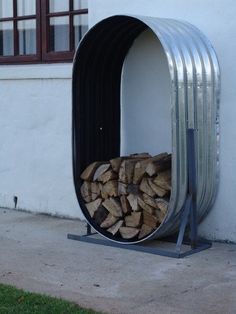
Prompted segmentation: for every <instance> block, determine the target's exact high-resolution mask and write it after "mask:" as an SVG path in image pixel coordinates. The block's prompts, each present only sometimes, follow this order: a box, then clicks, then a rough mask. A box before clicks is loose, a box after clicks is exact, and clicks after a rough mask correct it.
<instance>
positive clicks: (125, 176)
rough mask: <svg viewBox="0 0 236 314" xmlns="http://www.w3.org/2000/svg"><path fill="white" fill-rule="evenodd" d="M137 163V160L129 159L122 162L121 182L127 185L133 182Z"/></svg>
mask: <svg viewBox="0 0 236 314" xmlns="http://www.w3.org/2000/svg"><path fill="white" fill-rule="evenodd" d="M136 162H137V160H135V159H127V160H124V161H122V163H121V165H120V170H119V181H121V182H123V183H126V184H130V183H131V182H132V180H133V175H134V167H135V164H136Z"/></svg>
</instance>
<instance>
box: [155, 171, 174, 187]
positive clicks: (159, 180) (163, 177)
mask: <svg viewBox="0 0 236 314" xmlns="http://www.w3.org/2000/svg"><path fill="white" fill-rule="evenodd" d="M153 183H155V184H156V185H157V186H159V187H161V188H162V189H164V190H167V191H170V190H171V170H166V171H163V172H160V173H158V175H157V177H156V178H155V179H154V180H153Z"/></svg>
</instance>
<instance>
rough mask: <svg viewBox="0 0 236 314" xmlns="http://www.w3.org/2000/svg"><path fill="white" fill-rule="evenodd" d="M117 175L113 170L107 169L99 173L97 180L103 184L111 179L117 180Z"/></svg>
mask: <svg viewBox="0 0 236 314" xmlns="http://www.w3.org/2000/svg"><path fill="white" fill-rule="evenodd" d="M117 178H118V175H117V173H115V172H114V171H113V170H108V171H106V172H104V173H103V174H102V175H100V176H99V177H98V178H97V180H98V181H101V182H102V183H103V184H104V183H106V182H108V181H111V180H117Z"/></svg>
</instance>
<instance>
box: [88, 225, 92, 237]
mask: <svg viewBox="0 0 236 314" xmlns="http://www.w3.org/2000/svg"><path fill="white" fill-rule="evenodd" d="M91 233H92V232H91V226H90V225H89V224H87V235H88V236H89V235H91Z"/></svg>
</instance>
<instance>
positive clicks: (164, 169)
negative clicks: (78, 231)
mask: <svg viewBox="0 0 236 314" xmlns="http://www.w3.org/2000/svg"><path fill="white" fill-rule="evenodd" d="M170 168H171V155H168V154H167V153H163V154H159V155H157V156H154V157H152V156H150V155H149V154H147V153H142V154H133V155H130V156H127V157H118V158H113V159H111V160H110V161H109V162H95V163H92V164H91V165H90V166H88V167H87V168H86V169H85V170H84V172H83V173H82V175H81V178H82V179H83V178H84V179H83V180H84V182H83V184H82V185H81V195H82V197H83V199H84V201H85V205H86V207H87V210H88V213H89V215H90V216H91V219H93V221H94V222H95V223H96V224H97V225H99V226H100V227H101V228H104V229H106V230H107V231H108V232H109V233H111V235H113V236H115V237H116V236H121V237H122V238H124V239H134V238H137V239H142V238H144V237H146V236H147V235H148V234H150V233H151V232H153V231H154V230H155V228H157V227H158V226H159V225H160V224H161V223H162V221H163V219H165V217H166V214H167V211H168V197H169V195H170V189H171V169H170ZM157 197H158V198H157Z"/></svg>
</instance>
